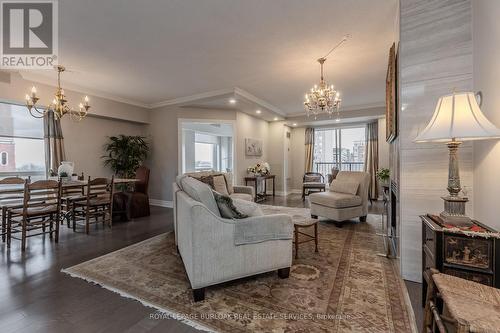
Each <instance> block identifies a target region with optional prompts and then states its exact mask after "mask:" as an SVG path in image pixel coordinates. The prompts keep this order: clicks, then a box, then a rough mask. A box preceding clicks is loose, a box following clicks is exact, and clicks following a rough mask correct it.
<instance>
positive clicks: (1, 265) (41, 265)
mask: <svg viewBox="0 0 500 333" xmlns="http://www.w3.org/2000/svg"><path fill="white" fill-rule="evenodd" d="M263 203H264V204H270V205H283V206H290V207H305V206H306V203H304V202H302V199H301V198H300V195H290V196H288V197H286V198H285V197H275V198H269V199H268V200H266V201H265V202H263ZM151 209H152V210H151V213H152V214H151V216H150V217H148V218H141V219H136V220H132V221H129V222H123V223H115V224H114V225H113V230H109V229H107V228H106V229H103V227H102V226H100V225H99V226H97V229H96V228H95V226H93V227H92V228H91V230H90V235H85V233H84V231H83V230H79V232H76V233H74V232H73V231H72V230H70V229H67V227H65V226H64V227H62V228H61V234H60V240H59V244H57V245H56V244H54V243H53V242H51V241H50V240H49V238H48V237H45V238H43V237H42V236H40V237H32V238H30V239H29V241H28V247H27V250H26V252H25V253H24V254H21V250H20V244H19V242H17V241H15V240H14V241H13V243H12V248H11V249H10V250H8V249H7V248H6V246H5V245H4V244H0V253H1V259H0V260H1V261H0V332H2V333H6V332H181V333H182V332H196V330H195V329H193V328H192V327H189V326H187V325H185V324H183V323H181V322H180V321H177V320H172V319H155V318H154V314H155V310H153V309H151V308H148V307H145V306H143V305H142V304H140V303H139V302H137V301H134V300H131V299H127V298H124V297H121V296H119V295H118V294H116V293H113V292H111V291H108V290H106V289H103V288H100V287H97V286H95V285H93V284H91V283H87V282H85V281H84V280H81V279H76V278H71V277H69V276H68V275H66V274H63V273H61V272H60V270H61V269H62V268H67V267H71V266H73V265H76V264H78V263H81V262H84V261H86V260H89V259H92V258H95V257H98V256H100V255H103V254H106V253H109V252H112V251H115V250H117V249H120V248H123V247H125V246H128V245H131V244H134V243H137V242H140V241H142V240H145V239H148V238H150V237H152V236H155V235H158V234H160V233H164V232H167V231H171V230H173V224H172V210H171V209H166V208H160V207H152V208H151ZM378 209H380V207H379V205H377V204H374V205H373V206H372V208H371V210H372V211H373V212H374V213H375V212H378ZM407 285H408V284H407ZM417 285H418V284H417ZM415 288H417V289H418V286H412V285H411V284H410V286H409V292H410V296H411V297H412V302H413V301H417V302H418V300H419V297H420V294H419V293H418V290H417V289H415ZM413 298H416V299H415V300H414V299H413ZM416 304H418V303H416Z"/></svg>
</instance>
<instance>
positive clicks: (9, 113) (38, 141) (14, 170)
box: [0, 103, 46, 179]
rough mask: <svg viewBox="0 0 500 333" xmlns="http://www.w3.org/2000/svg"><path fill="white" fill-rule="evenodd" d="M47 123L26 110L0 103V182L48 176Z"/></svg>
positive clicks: (18, 106) (21, 107)
mask: <svg viewBox="0 0 500 333" xmlns="http://www.w3.org/2000/svg"><path fill="white" fill-rule="evenodd" d="M43 136H44V133H43V119H37V118H33V117H32V116H31V115H30V114H29V113H28V112H27V110H26V107H24V106H20V105H15V104H8V103H0V178H3V177H9V176H20V177H27V176H31V178H32V179H41V178H44V177H45V175H46V167H45V145H44V140H43Z"/></svg>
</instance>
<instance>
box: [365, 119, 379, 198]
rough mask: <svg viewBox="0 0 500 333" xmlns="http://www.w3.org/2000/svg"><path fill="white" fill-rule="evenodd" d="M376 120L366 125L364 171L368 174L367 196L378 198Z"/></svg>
mask: <svg viewBox="0 0 500 333" xmlns="http://www.w3.org/2000/svg"><path fill="white" fill-rule="evenodd" d="M377 170H378V122H373V123H369V124H367V125H366V151H365V171H366V172H368V173H369V174H370V186H369V192H368V193H369V197H370V199H374V200H376V199H377V198H378V184H377Z"/></svg>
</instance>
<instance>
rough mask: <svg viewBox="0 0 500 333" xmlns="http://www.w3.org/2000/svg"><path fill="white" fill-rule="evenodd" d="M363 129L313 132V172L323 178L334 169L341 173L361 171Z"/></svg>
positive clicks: (363, 160) (363, 140) (363, 146)
mask: <svg viewBox="0 0 500 333" xmlns="http://www.w3.org/2000/svg"><path fill="white" fill-rule="evenodd" d="M365 135H366V134H365V127H353V128H336V129H317V130H316V131H315V132H314V166H313V167H314V171H315V172H320V173H322V174H323V175H324V176H325V177H326V175H327V174H329V173H331V171H332V168H334V167H336V168H338V169H339V170H343V171H363V169H364V162H365V146H366V136H365Z"/></svg>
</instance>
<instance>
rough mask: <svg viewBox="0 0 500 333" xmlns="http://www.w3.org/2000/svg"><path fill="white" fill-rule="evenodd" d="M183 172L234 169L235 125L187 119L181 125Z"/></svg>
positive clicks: (226, 170) (227, 170)
mask: <svg viewBox="0 0 500 333" xmlns="http://www.w3.org/2000/svg"><path fill="white" fill-rule="evenodd" d="M181 127H182V128H181V130H182V143H181V144H182V146H181V147H180V148H181V152H182V156H181V161H182V172H183V173H184V172H193V171H208V170H216V171H224V172H230V171H232V170H233V126H232V124H228V123H201V122H194V121H186V122H183V123H182V125H181Z"/></svg>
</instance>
